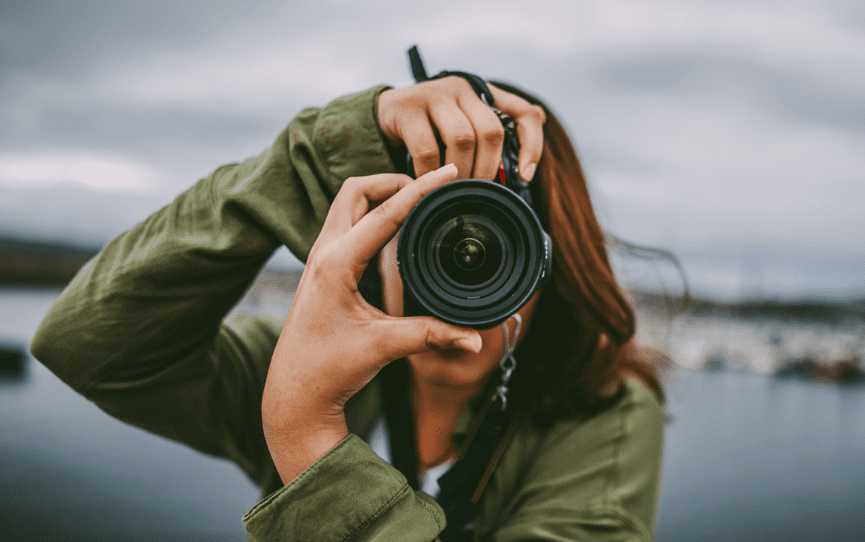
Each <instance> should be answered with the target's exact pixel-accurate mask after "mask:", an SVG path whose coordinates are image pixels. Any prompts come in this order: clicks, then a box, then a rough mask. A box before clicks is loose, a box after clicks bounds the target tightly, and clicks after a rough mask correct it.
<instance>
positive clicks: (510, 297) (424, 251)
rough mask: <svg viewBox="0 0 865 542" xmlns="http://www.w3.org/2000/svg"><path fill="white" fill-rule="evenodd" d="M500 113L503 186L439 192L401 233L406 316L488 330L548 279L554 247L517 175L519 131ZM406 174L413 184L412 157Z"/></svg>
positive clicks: (475, 183) (451, 186)
mask: <svg viewBox="0 0 865 542" xmlns="http://www.w3.org/2000/svg"><path fill="white" fill-rule="evenodd" d="M494 110H495V109H494ZM495 111H496V113H497V114H498V115H499V118H500V119H501V120H502V124H503V126H504V127H505V141H504V147H503V150H502V165H503V167H502V168H501V170H500V172H499V178H497V179H496V180H495V181H489V180H480V179H462V180H458V181H454V182H452V183H448V184H446V185H444V186H441V187H439V188H437V189H436V190H433V191H432V192H430V193H429V194H427V195H426V196H424V198H423V199H421V200H420V201H419V202H418V203H417V205H415V207H414V208H413V209H412V210H411V212H410V213H409V215H408V217H407V218H406V220H405V222H404V223H403V225H402V228H401V229H400V233H399V241H398V243H397V263H398V265H399V271H400V275H401V277H402V280H403V307H404V314H405V315H406V316H434V317H435V318H438V319H439V320H442V321H444V322H447V323H449V324H453V325H456V326H460V327H468V328H474V329H488V328H491V327H494V326H496V325H498V324H500V323H502V322H504V321H505V320H507V319H508V318H509V317H510V316H511V315H512V314H514V313H515V312H516V311H517V310H519V309H520V308H521V307H522V306H523V305H524V304H525V303H526V302H527V301H528V300H529V298H531V296H532V295H533V294H534V293H535V292H536V291H537V290H538V289H540V287H541V286H543V284H544V283H545V282H546V281H547V280H548V279H549V276H550V274H551V271H552V242H551V240H550V237H549V235H548V234H547V233H546V232H545V231H544V230H543V228H542V226H541V223H540V220H539V219H538V217H537V215H536V214H535V212H534V211H533V210H532V208H531V193H530V190H529V183H527V182H525V181H523V180H522V179H520V178H519V175H518V171H517V164H518V158H517V157H518V155H519V141H518V140H517V137H516V126H515V123H514V121H513V119H512V118H511V117H509V116H508V115H505V114H503V113H501V112H499V111H498V110H495ZM441 156H442V157H444V148H441ZM406 169H407V170H408V172H409V174H410V175H412V176H414V168H413V167H412V163H411V157H410V156H409V157H408V160H407V168H406Z"/></svg>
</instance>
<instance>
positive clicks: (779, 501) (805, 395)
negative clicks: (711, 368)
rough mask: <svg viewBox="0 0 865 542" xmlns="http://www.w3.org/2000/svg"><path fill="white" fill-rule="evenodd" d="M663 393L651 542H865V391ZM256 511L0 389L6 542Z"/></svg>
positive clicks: (244, 498) (211, 464)
mask: <svg viewBox="0 0 865 542" xmlns="http://www.w3.org/2000/svg"><path fill="white" fill-rule="evenodd" d="M57 293H58V292H57V291H34V290H30V291H28V290H0V343H17V344H20V345H26V344H27V343H28V342H29V338H30V336H32V334H33V331H35V329H36V327H37V326H38V323H39V320H40V319H41V317H42V315H43V314H44V313H45V311H47V309H48V307H49V306H50V305H51V302H52V301H53V300H54V298H55V297H56V295H57ZM667 391H668V394H669V402H668V406H667V410H668V412H669V413H670V415H671V416H672V418H673V421H672V422H671V423H670V424H669V425H668V426H667V434H666V443H665V452H664V471H663V476H664V479H663V486H662V494H661V499H660V507H659V516H658V525H657V540H659V541H694V540H701V541H713V540H719V541H720V540H724V541H731V540H761V541H766V540H769V541H772V540H777V541H798V540H802V541H821V540H826V541H830V540H831V541H862V540H865V514H863V505H865V387H861V386H860V387H856V386H854V387H838V386H835V385H828V384H814V383H808V382H800V381H795V380H773V379H769V378H766V377H760V376H754V375H748V374H742V373H722V372H718V373H704V372H687V371H679V372H677V373H675V374H673V375H671V377H670V380H669V382H668V384H667ZM257 499H258V492H257V490H256V488H255V487H254V486H253V485H252V484H251V483H250V482H249V481H248V480H246V478H245V477H244V475H243V474H242V473H240V471H239V470H238V469H236V468H235V467H234V466H233V465H231V464H229V463H227V462H224V461H220V460H216V459H213V458H209V457H205V456H202V455H201V454H199V453H197V452H193V451H190V450H187V449H186V448H184V447H182V446H180V445H177V444H174V443H171V442H168V441H166V440H164V439H161V438H159V437H154V436H151V435H149V434H146V433H144V432H142V431H140V430H137V429H134V428H131V427H129V426H126V425H124V424H122V423H120V422H117V421H115V420H113V419H112V418H110V417H108V416H107V415H106V414H104V413H102V412H101V411H100V410H99V409H97V408H96V407H94V406H93V405H91V404H90V403H88V402H87V401H85V400H83V399H81V398H80V397H79V396H78V395H76V394H75V393H74V392H72V391H71V390H69V388H67V387H66V385H65V384H63V383H61V382H60V381H58V380H57V379H56V378H55V377H54V376H53V375H52V374H51V373H50V372H49V371H48V370H46V369H45V368H44V367H42V366H41V365H40V364H39V363H37V362H34V361H33V360H32V359H30V360H28V364H27V368H26V371H25V374H24V375H23V376H22V377H21V378H16V379H9V378H6V379H4V380H0V540H15V541H29V540H40V541H41V540H88V541H102V540H104V541H120V540H142V541H144V540H148V541H149V540H159V541H171V540H178V541H180V540H184V541H197V540H217V541H218V540H245V539H246V535H245V533H244V531H243V528H242V526H241V523H240V518H241V517H242V515H243V514H244V513H245V512H246V511H247V510H248V509H249V508H250V507H251V506H252V505H253V504H255V502H256V501H257Z"/></svg>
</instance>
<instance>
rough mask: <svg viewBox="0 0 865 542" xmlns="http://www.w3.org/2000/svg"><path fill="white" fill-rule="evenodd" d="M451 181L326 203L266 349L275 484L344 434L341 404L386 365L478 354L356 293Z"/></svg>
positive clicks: (438, 174)
mask: <svg viewBox="0 0 865 542" xmlns="http://www.w3.org/2000/svg"><path fill="white" fill-rule="evenodd" d="M456 178H457V169H456V167H454V166H453V165H448V166H445V167H443V168H440V169H438V170H436V171H433V172H431V173H428V174H427V175H424V176H423V177H420V178H418V179H417V180H416V181H414V180H412V179H411V178H409V177H408V176H406V175H397V174H383V175H373V176H370V177H360V178H353V179H348V180H347V181H345V183H344V185H343V187H342V189H341V190H340V191H339V193H338V194H337V196H336V198H335V199H334V202H333V205H332V206H331V209H330V212H329V213H328V215H327V219H326V220H325V223H324V226H323V228H322V230H321V234H320V235H319V236H318V240H317V241H316V242H315V245H313V247H312V251H311V252H310V255H309V259H308V261H307V265H306V269H305V270H304V273H303V277H302V278H301V280H300V284H299V285H298V287H297V292H296V293H295V296H294V301H293V302H292V305H291V311H290V312H289V314H288V318H287V319H286V321H285V326H284V327H283V329H282V333H281V335H280V337H279V341H278V343H277V345H276V349H275V350H274V353H273V359H272V360H271V364H270V370H269V371H268V374H267V381H266V383H265V387H264V396H263V398H262V422H263V426H264V436H265V439H266V440H267V445H268V448H269V450H270V453H271V456H272V457H273V461H274V464H275V465H276V468H277V470H278V471H279V474H280V476H281V477H282V480H283V482H286V483H287V482H289V481H290V480H293V479H294V478H295V477H296V476H297V475H298V474H300V473H301V472H303V470H304V469H305V468H306V467H308V466H309V465H311V464H312V463H313V462H315V460H317V459H318V458H320V457H321V456H322V455H324V454H325V453H326V452H327V451H328V450H330V449H331V448H333V447H334V446H335V445H336V444H338V443H339V442H340V441H341V440H342V439H343V438H345V437H346V436H347V435H348V429H347V427H346V425H345V416H344V415H343V405H344V404H345V402H346V401H347V400H348V398H349V397H351V396H352V395H353V394H354V393H356V392H357V391H358V390H360V389H361V388H362V387H363V386H364V385H365V384H366V383H368V382H369V381H370V380H372V378H373V376H375V374H376V373H378V371H379V370H380V369H381V368H382V367H384V366H385V365H387V364H388V363H389V362H390V361H392V360H394V359H399V358H402V357H405V356H407V355H409V354H415V353H419V352H424V351H427V350H431V349H445V348H459V349H463V350H469V351H472V352H479V351H480V349H481V337H480V335H479V334H478V333H477V332H476V331H473V330H467V329H460V328H456V327H454V326H450V325H448V324H445V323H444V322H441V321H439V320H436V319H434V318H431V317H418V318H395V317H391V316H388V315H386V314H384V313H383V312H381V311H379V310H378V309H375V308H374V307H372V306H371V305H369V304H368V303H367V302H366V301H365V300H364V299H363V298H362V297H361V295H360V293H359V292H358V289H357V281H358V280H359V279H360V276H361V274H362V273H363V271H364V269H365V268H366V266H367V264H368V263H369V261H370V259H371V258H372V257H373V256H375V255H376V254H378V253H379V251H380V250H381V249H382V247H384V246H385V244H387V242H388V241H389V240H390V239H391V238H392V237H393V236H394V235H395V234H396V233H397V230H398V229H399V227H400V224H402V222H403V220H405V218H406V216H407V215H408V213H409V211H410V210H411V208H412V207H413V206H414V204H415V203H417V202H418V201H419V200H420V198H421V197H423V196H424V195H425V194H426V193H428V192H429V191H431V190H433V189H434V188H436V187H438V186H441V185H442V184H445V183H447V182H450V181H453V180H454V179H456ZM376 204H378V205H377V206H376ZM371 208H372V210H371V211H370V209H371Z"/></svg>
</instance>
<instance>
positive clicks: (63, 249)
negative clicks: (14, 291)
mask: <svg viewBox="0 0 865 542" xmlns="http://www.w3.org/2000/svg"><path fill="white" fill-rule="evenodd" d="M97 252H99V248H98V247H76V246H71V245H65V244H60V243H40V242H32V241H23V240H20V239H10V238H2V237H0V284H31V285H56V286H61V285H64V284H66V283H68V282H69V281H70V280H71V279H72V277H74V276H75V273H76V272H78V270H79V269H80V268H81V266H83V265H84V264H85V263H87V261H88V260H89V259H90V258H92V257H93V256H95V255H96V253H97Z"/></svg>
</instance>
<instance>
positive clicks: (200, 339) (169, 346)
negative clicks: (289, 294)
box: [32, 89, 392, 392]
mask: <svg viewBox="0 0 865 542" xmlns="http://www.w3.org/2000/svg"><path fill="white" fill-rule="evenodd" d="M379 90H381V89H373V90H371V91H367V92H365V93H361V94H359V95H355V96H350V97H346V98H343V99H340V100H337V101H336V102H334V103H332V104H331V105H329V106H328V107H326V108H324V109H309V110H305V111H304V112H302V113H301V114H300V115H298V116H297V118H295V119H294V120H293V121H292V122H291V123H290V124H289V126H288V127H287V128H286V130H285V131H283V133H282V134H280V136H279V137H278V138H277V140H276V141H275V143H274V145H273V146H272V147H271V149H270V150H269V151H267V152H265V153H264V154H263V155H261V156H259V157H257V158H253V159H250V160H247V161H246V162H244V163H242V164H235V165H230V166H224V167H222V168H220V169H218V170H217V171H216V172H214V173H213V174H212V175H211V176H210V177H208V178H206V179H203V180H201V181H199V183H197V184H196V185H195V186H194V187H192V188H191V189H190V190H188V191H187V192H185V193H183V194H181V195H180V196H179V197H178V198H177V199H176V200H175V201H174V202H173V203H172V204H171V205H169V206H168V207H166V208H164V209H162V210H161V211H159V212H157V213H156V214H154V215H153V216H151V217H150V218H148V219H147V220H146V221H145V222H143V223H141V224H139V225H137V226H136V227H134V228H132V229H131V230H129V231H128V232H126V233H124V234H123V235H121V236H120V237H118V238H117V239H115V240H114V241H112V242H111V243H110V244H109V245H108V246H107V247H106V248H105V249H104V250H103V251H102V253H101V254H100V255H99V256H98V257H97V258H96V259H95V260H94V261H93V262H91V263H90V264H89V265H88V266H87V267H86V268H85V269H83V270H82V271H81V272H80V273H79V275H78V276H77V277H76V278H75V279H74V281H73V282H72V283H71V284H70V286H69V287H68V288H67V290H66V291H65V292H64V294H63V295H62V296H61V298H60V299H59V300H58V301H57V303H56V304H55V306H54V307H53V308H52V309H51V311H50V312H49V314H48V315H47V316H46V318H45V320H44V321H43V324H42V326H41V327H40V329H39V331H38V332H37V334H36V336H35V338H34V341H33V346H32V349H33V352H34V355H35V356H36V357H37V359H39V360H40V361H42V362H43V363H45V364H46V365H48V366H49V367H50V368H51V369H52V370H53V371H54V372H56V373H57V374H58V375H59V376H60V377H61V378H63V379H64V380H65V381H67V382H68V383H69V384H70V385H71V386H73V387H74V388H76V389H77V390H79V391H81V392H86V391H87V390H88V389H89V388H90V387H91V386H92V385H93V384H94V382H95V380H96V379H98V378H101V377H104V376H105V375H106V374H109V373H112V372H114V371H124V370H125V371H132V372H133V373H134V372H140V371H148V370H151V369H153V367H154V365H157V364H158V365H162V364H165V363H166V361H167V360H171V359H177V358H178V357H181V356H184V355H187V354H188V353H189V352H190V351H193V350H195V349H197V348H201V347H203V346H205V345H207V344H208V341H209V340H211V339H212V338H213V337H214V336H215V335H216V333H217V331H218V328H219V324H220V321H221V319H222V317H223V316H224V314H225V313H226V312H227V311H228V310H229V309H230V308H231V306H232V305H233V304H234V303H235V302H236V300H237V299H238V298H239V296H240V295H242V293H243V291H244V290H245V289H246V288H247V287H248V285H249V283H250V282H251V281H252V280H253V278H254V277H255V275H256V273H257V272H258V270H259V269H260V267H261V265H262V264H263V263H264V262H265V261H266V260H267V258H268V257H269V256H270V254H271V253H272V252H273V250H275V249H276V248H277V247H278V246H279V245H281V244H285V245H287V246H288V247H289V249H290V250H291V251H292V252H293V253H294V254H295V255H297V256H298V257H299V258H301V259H303V260H305V258H306V256H307V255H308V253H309V249H310V247H311V246H312V243H313V242H314V240H315V238H316V237H317V235H318V232H319V231H320V229H321V225H322V224H323V222H324V218H325V216H326V215H327V211H328V209H329V207H330V202H331V201H332V199H333V197H334V195H335V194H336V192H337V191H338V190H339V188H340V186H341V183H342V181H343V180H344V179H345V178H347V177H349V176H353V175H364V174H368V173H372V172H377V171H383V170H389V169H391V168H392V165H391V163H390V158H389V155H388V153H387V149H386V147H385V144H384V142H383V140H382V139H381V136H380V133H379V132H378V126H377V124H376V121H375V110H374V108H375V96H376V95H377V92H378V91H379ZM128 376H129V377H132V376H135V375H134V374H129V375H128Z"/></svg>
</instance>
